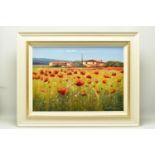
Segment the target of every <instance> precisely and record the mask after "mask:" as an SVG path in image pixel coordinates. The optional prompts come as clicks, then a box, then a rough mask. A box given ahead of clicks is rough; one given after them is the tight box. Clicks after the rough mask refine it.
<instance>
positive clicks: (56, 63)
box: [49, 61, 73, 67]
mask: <svg viewBox="0 0 155 155" xmlns="http://www.w3.org/2000/svg"><path fill="white" fill-rule="evenodd" d="M49 66H50V67H56V66H57V67H72V66H73V63H72V62H65V61H54V62H49Z"/></svg>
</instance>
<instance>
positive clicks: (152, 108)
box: [0, 27, 155, 126]
mask: <svg viewBox="0 0 155 155" xmlns="http://www.w3.org/2000/svg"><path fill="white" fill-rule="evenodd" d="M20 31H119V32H120V31H136V32H139V33H140V52H141V54H140V55H141V58H140V60H141V68H140V71H141V82H140V83H141V97H140V98H141V118H142V125H144V126H145V124H147V123H148V122H147V121H149V120H153V119H154V118H155V115H154V113H155V90H154V89H155V69H154V68H155V27H63V28H62V27H0V124H1V120H3V118H4V117H6V118H11V119H13V122H12V126H15V116H16V83H17V81H16V73H17V70H16V34H17V33H18V32H20ZM146 118H147V119H146ZM8 120H9V119H8ZM145 120H147V121H145ZM3 123H4V124H5V121H4V120H3ZM153 123H154V122H153ZM154 124H155V123H154ZM1 126H3V125H1Z"/></svg>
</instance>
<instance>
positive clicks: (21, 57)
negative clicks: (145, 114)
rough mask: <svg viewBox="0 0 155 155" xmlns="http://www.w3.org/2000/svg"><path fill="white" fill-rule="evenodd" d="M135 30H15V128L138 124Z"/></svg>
mask: <svg viewBox="0 0 155 155" xmlns="http://www.w3.org/2000/svg"><path fill="white" fill-rule="evenodd" d="M138 41H139V40H138V34H137V33H135V32H128V33H125V32H122V33H108V32H106V33H104V32H48V33H47V32H46V33H45V32H42V33H39V32H38V33H37V32H34V33H33V32H30V33H28V32H21V33H19V34H18V58H17V60H18V63H17V70H18V72H17V82H18V86H17V89H18V90H17V125H18V126H137V125H138V124H139V42H138Z"/></svg>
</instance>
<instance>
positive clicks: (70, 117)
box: [17, 32, 139, 126]
mask: <svg viewBox="0 0 155 155" xmlns="http://www.w3.org/2000/svg"><path fill="white" fill-rule="evenodd" d="M66 43H67V44H70V45H72V44H73V45H75V44H79V45H81V44H88V45H89V46H90V45H92V46H93V45H98V46H99V45H105V46H107V45H110V46H123V47H124V51H126V52H125V53H126V56H125V62H127V63H126V65H125V66H126V75H127V76H126V80H125V85H126V86H125V90H128V91H126V92H127V94H126V95H127V96H128V97H125V98H126V102H127V105H128V106H127V109H126V111H125V113H122V112H121V113H120V112H100V113H98V112H78V113H77V112H46V113H45V112H44V113H41V112H39V113H38V112H37V113H36V112H35V113H34V112H32V109H31V108H30V107H31V106H30V104H29V103H31V99H32V98H31V89H30V84H31V81H30V79H32V78H31V76H30V74H29V72H30V71H31V66H30V62H31V60H32V59H31V50H32V46H49V45H52V44H53V45H54V44H61V45H63V44H64V45H65V44H66ZM17 44H18V45H17V46H18V51H17V53H18V54H17V55H18V56H17V125H18V126H137V125H139V35H138V34H137V33H135V32H128V33H125V32H122V33H113V32H111V33H110V32H109V33H107V32H106V33H104V32H64V33H63V32H46V33H45V32H42V33H39V32H38V33H37V32H35V33H33V32H21V33H19V34H18V36H17ZM29 106H30V107H29Z"/></svg>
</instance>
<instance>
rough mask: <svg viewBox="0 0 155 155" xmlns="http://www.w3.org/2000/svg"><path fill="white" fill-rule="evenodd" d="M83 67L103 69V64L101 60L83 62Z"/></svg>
mask: <svg viewBox="0 0 155 155" xmlns="http://www.w3.org/2000/svg"><path fill="white" fill-rule="evenodd" d="M82 63H83V65H84V66H86V67H104V66H105V63H104V62H103V61H102V60H100V61H99V60H83V61H82Z"/></svg>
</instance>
